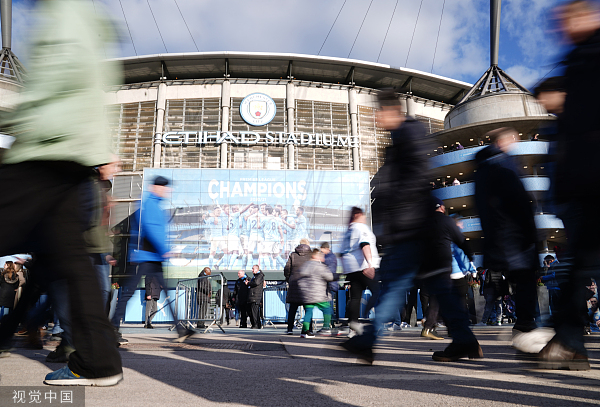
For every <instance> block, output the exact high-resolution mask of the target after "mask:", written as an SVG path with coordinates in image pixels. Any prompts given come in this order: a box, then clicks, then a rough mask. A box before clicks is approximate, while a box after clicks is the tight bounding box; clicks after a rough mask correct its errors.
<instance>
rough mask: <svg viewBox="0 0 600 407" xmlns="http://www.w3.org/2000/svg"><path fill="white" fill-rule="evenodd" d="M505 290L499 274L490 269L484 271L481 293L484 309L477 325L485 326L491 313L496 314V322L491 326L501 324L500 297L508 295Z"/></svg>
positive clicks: (504, 284) (505, 286)
mask: <svg viewBox="0 0 600 407" xmlns="http://www.w3.org/2000/svg"><path fill="white" fill-rule="evenodd" d="M506 288H507V285H506V283H505V282H504V280H503V278H502V273H501V272H499V271H496V270H492V269H488V270H485V271H484V273H483V288H482V293H483V297H484V298H485V308H484V310H483V315H482V316H481V322H479V325H487V322H488V320H489V319H490V317H491V316H492V313H493V312H496V321H495V322H493V324H494V325H501V324H502V296H503V295H504V294H508V293H507V292H506V291H507V289H506Z"/></svg>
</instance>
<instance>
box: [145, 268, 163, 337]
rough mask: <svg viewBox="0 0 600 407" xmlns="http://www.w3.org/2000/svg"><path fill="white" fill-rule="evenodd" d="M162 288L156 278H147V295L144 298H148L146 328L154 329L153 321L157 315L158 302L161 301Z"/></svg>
mask: <svg viewBox="0 0 600 407" xmlns="http://www.w3.org/2000/svg"><path fill="white" fill-rule="evenodd" d="M161 290H162V287H161V286H160V283H159V282H158V279H157V278H156V277H154V276H148V277H146V293H145V295H144V297H145V298H146V323H145V325H144V328H148V329H152V328H154V327H153V326H152V319H153V318H154V315H156V311H157V307H156V304H157V301H158V300H159V299H160V292H161Z"/></svg>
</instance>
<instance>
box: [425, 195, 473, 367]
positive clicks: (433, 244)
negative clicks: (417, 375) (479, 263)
mask: <svg viewBox="0 0 600 407" xmlns="http://www.w3.org/2000/svg"><path fill="white" fill-rule="evenodd" d="M431 200H432V203H431V205H432V207H433V208H432V212H433V213H432V214H431V216H430V218H429V221H428V222H427V235H426V239H425V241H426V243H425V248H424V254H423V262H422V264H421V268H420V270H419V274H418V277H417V278H419V279H420V280H422V282H423V286H424V287H425V290H426V291H427V292H428V293H429V295H430V296H431V297H435V299H436V300H437V304H438V306H439V308H438V309H439V313H440V314H441V316H442V318H443V319H444V322H445V323H446V326H447V327H448V334H449V335H450V336H451V337H452V343H451V344H450V345H448V347H447V348H446V349H445V350H443V351H441V352H435V353H434V354H433V359H434V360H437V361H440V362H450V361H453V360H457V359H460V358H463V357H469V358H481V357H483V353H482V351H481V348H480V346H479V343H478V342H477V339H476V338H475V335H473V332H471V330H470V329H469V324H470V320H469V313H468V311H467V308H466V306H465V301H464V298H461V297H460V295H459V293H458V290H457V289H456V287H455V286H454V284H453V283H452V280H451V278H450V274H452V244H453V243H454V244H455V245H456V246H457V247H458V248H460V249H461V250H462V251H463V252H464V253H465V254H466V255H467V257H468V258H469V260H470V261H472V260H473V254H472V252H471V250H470V248H469V245H468V244H467V240H466V238H465V236H464V235H463V234H462V232H461V231H460V229H459V228H458V226H457V225H456V222H455V221H454V219H452V218H450V217H449V216H446V207H445V206H444V202H443V201H442V200H441V199H439V198H435V197H432V198H431ZM431 307H432V305H431V299H430V308H431ZM435 322H437V317H435V318H434V320H433V321H431V320H430V316H429V314H428V315H427V321H426V323H425V326H424V327H423V331H422V332H421V336H424V337H428V338H430V339H438V338H439V337H437V335H435V334H433V335H430V333H431V330H432V329H433V328H434V326H435V325H434V324H435Z"/></svg>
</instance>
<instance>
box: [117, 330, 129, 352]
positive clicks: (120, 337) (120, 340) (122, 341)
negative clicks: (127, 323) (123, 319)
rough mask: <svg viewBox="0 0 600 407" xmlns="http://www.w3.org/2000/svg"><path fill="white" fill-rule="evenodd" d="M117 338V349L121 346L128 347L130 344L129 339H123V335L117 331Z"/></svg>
mask: <svg viewBox="0 0 600 407" xmlns="http://www.w3.org/2000/svg"><path fill="white" fill-rule="evenodd" d="M115 336H116V340H117V348H118V347H119V346H121V345H127V344H128V343H129V341H128V340H127V339H125V338H123V334H122V333H121V332H119V331H117V330H115Z"/></svg>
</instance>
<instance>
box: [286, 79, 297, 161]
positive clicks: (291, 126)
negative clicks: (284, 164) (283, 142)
mask: <svg viewBox="0 0 600 407" xmlns="http://www.w3.org/2000/svg"><path fill="white" fill-rule="evenodd" d="M295 89H296V87H295V85H294V83H293V82H291V81H290V82H288V83H287V85H286V87H285V93H286V98H287V100H286V105H287V123H288V133H294V131H295V130H296V129H295V123H294V113H295V109H296V95H295ZM294 148H295V147H294V145H293V144H288V146H287V155H288V169H289V170H293V169H294V168H295V167H296V165H295V163H294V158H295V151H294Z"/></svg>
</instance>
